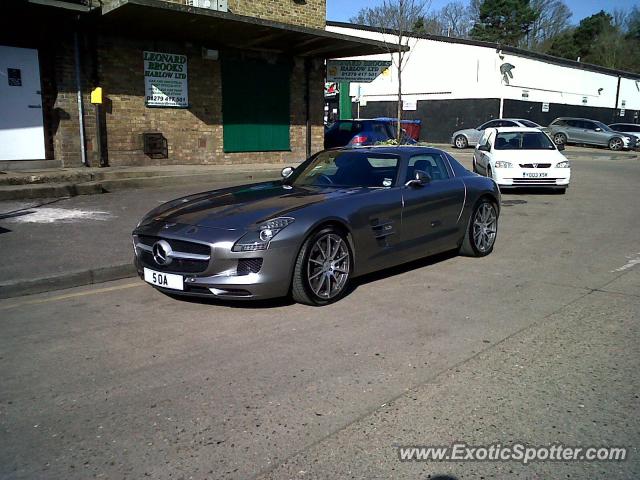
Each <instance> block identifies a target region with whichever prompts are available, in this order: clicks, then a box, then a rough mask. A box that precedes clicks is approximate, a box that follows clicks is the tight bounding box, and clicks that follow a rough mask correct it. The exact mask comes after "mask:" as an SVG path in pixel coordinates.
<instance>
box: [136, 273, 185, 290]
mask: <svg viewBox="0 0 640 480" xmlns="http://www.w3.org/2000/svg"><path fill="white" fill-rule="evenodd" d="M144 281H145V282H149V283H150V284H151V285H156V286H158V287H163V288H169V289H171V290H184V282H183V279H182V275H175V274H173V273H162V272H156V271H155V270H150V269H148V268H145V269H144Z"/></svg>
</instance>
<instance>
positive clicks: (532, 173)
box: [522, 172, 547, 178]
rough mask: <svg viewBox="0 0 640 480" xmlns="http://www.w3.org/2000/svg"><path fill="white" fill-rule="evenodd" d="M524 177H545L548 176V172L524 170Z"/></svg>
mask: <svg viewBox="0 0 640 480" xmlns="http://www.w3.org/2000/svg"><path fill="white" fill-rule="evenodd" d="M522 176H523V177H524V178H544V177H546V176H547V174H546V172H545V173H543V172H524V173H523V174H522Z"/></svg>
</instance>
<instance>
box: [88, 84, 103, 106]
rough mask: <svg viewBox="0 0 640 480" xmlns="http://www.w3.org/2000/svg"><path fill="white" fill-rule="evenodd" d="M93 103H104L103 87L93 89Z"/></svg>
mask: <svg viewBox="0 0 640 480" xmlns="http://www.w3.org/2000/svg"><path fill="white" fill-rule="evenodd" d="M91 103H93V104H96V105H100V104H102V87H96V88H94V89H93V90H92V91H91Z"/></svg>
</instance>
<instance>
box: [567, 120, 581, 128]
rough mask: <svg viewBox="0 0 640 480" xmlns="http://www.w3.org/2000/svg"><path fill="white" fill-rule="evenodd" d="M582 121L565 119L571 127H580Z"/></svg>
mask: <svg viewBox="0 0 640 480" xmlns="http://www.w3.org/2000/svg"><path fill="white" fill-rule="evenodd" d="M581 124H582V122H580V121H579V120H567V125H569V126H570V127H573V128H582V125H581Z"/></svg>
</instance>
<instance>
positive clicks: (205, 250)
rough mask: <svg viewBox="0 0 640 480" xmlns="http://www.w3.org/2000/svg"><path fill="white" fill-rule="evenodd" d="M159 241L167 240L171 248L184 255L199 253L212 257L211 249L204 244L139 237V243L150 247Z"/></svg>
mask: <svg viewBox="0 0 640 480" xmlns="http://www.w3.org/2000/svg"><path fill="white" fill-rule="evenodd" d="M158 240H165V241H166V242H168V243H169V245H171V248H172V249H174V250H176V251H178V252H184V253H197V254H199V255H211V248H210V247H209V246H208V245H204V244H202V243H194V242H185V241H183V240H174V239H172V238H160V237H152V236H151V235H138V241H139V242H140V243H142V244H144V245H148V246H150V247H152V246H153V244H154V243H156V242H157V241H158Z"/></svg>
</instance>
